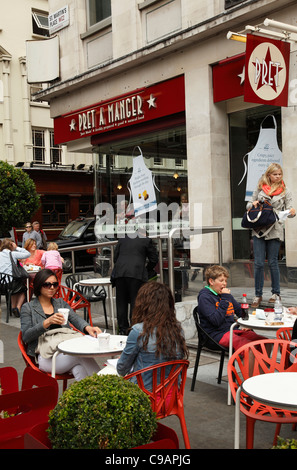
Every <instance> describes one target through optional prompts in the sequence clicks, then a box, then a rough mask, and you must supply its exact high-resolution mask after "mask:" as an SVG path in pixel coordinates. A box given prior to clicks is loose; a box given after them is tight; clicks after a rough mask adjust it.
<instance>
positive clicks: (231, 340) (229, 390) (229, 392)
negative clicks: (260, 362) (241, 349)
mask: <svg viewBox="0 0 297 470" xmlns="http://www.w3.org/2000/svg"><path fill="white" fill-rule="evenodd" d="M236 325H237V323H236V322H235V323H233V325H231V328H230V337H229V360H230V357H231V356H232V354H233V330H234V327H235V326H236ZM228 405H231V389H230V385H229V382H228Z"/></svg>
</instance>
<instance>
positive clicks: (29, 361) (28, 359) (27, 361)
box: [18, 331, 74, 392]
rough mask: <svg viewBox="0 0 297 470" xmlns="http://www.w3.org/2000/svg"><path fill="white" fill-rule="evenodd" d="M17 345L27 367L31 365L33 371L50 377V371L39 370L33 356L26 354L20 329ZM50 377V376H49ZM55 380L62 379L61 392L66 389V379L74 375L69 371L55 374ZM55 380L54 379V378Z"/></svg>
mask: <svg viewBox="0 0 297 470" xmlns="http://www.w3.org/2000/svg"><path fill="white" fill-rule="evenodd" d="M18 346H19V348H20V350H21V353H22V356H23V359H24V361H25V364H26V366H27V367H31V368H32V369H34V370H35V371H38V372H39V374H41V375H47V376H50V377H51V374H50V372H49V373H47V372H43V371H42V370H40V369H39V368H38V366H37V364H36V362H35V361H34V357H32V356H29V355H28V354H27V349H26V345H25V343H24V342H23V339H22V332H21V331H20V332H19V335H18ZM51 378H52V377H51ZM55 378H56V380H63V392H64V391H65V390H66V388H67V381H68V380H70V379H74V376H73V375H72V374H71V373H67V374H56V377H55ZM54 380H55V379H54Z"/></svg>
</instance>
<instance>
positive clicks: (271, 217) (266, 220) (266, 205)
mask: <svg viewBox="0 0 297 470" xmlns="http://www.w3.org/2000/svg"><path fill="white" fill-rule="evenodd" d="M277 221H278V216H277V214H276V212H275V211H274V208H273V207H272V205H271V204H270V202H268V201H262V202H259V204H258V205H257V206H256V207H254V206H252V207H251V208H250V209H249V210H248V211H246V213H245V214H244V216H243V218H242V221H241V226H242V227H243V228H252V229H259V228H263V227H271V226H272V225H274V224H275V222H277Z"/></svg>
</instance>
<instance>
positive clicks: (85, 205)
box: [79, 197, 94, 217]
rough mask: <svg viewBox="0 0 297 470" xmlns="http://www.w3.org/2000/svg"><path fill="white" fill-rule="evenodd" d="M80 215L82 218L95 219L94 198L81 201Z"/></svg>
mask: <svg viewBox="0 0 297 470" xmlns="http://www.w3.org/2000/svg"><path fill="white" fill-rule="evenodd" d="M79 215H80V216H81V217H93V215H94V198H93V197H90V198H82V199H81V200H80V201H79Z"/></svg>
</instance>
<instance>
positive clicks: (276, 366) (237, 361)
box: [228, 339, 297, 449]
mask: <svg viewBox="0 0 297 470" xmlns="http://www.w3.org/2000/svg"><path fill="white" fill-rule="evenodd" d="M290 345H291V346H293V347H297V344H295V343H289V342H288V341H284V340H277V339H276V340H273V339H272V340H260V341H254V342H251V343H248V344H246V345H245V346H243V347H241V348H239V349H238V350H237V351H235V353H234V354H233V355H232V357H231V358H230V360H229V362H228V380H229V385H230V389H231V393H232V396H233V399H234V401H236V392H237V389H238V387H239V386H240V385H241V383H242V382H243V381H244V380H246V379H247V378H249V377H252V376H255V375H259V374H270V373H274V372H284V371H286V372H297V363H296V359H295V357H294V356H293V351H292V349H291V348H290ZM250 361H253V362H252V364H251V363H250ZM251 366H252V367H251ZM250 369H252V370H250ZM240 411H241V412H242V413H243V414H244V415H245V416H246V448H247V449H252V448H253V443H254V426H255V423H256V421H257V420H260V421H266V422H271V423H277V425H278V426H277V428H276V432H275V436H274V441H273V444H274V445H275V444H276V441H277V433H278V431H279V429H280V425H281V424H282V423H296V422H297V412H291V411H288V410H282V409H279V408H276V407H271V406H269V405H265V404H263V403H260V402H257V401H256V400H253V399H251V397H249V396H248V395H246V394H245V393H244V392H241V394H240Z"/></svg>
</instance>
